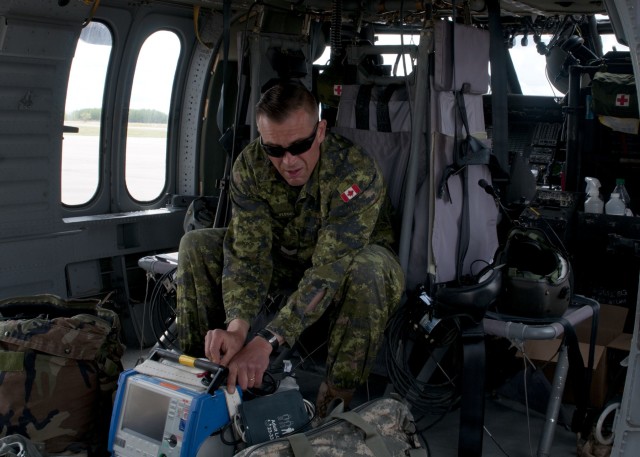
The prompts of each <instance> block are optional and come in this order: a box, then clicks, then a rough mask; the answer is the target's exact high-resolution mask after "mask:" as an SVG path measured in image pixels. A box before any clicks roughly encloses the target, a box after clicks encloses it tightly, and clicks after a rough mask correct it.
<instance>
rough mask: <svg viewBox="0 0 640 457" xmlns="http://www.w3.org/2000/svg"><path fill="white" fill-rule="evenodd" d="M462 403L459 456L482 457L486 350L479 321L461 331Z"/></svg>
mask: <svg viewBox="0 0 640 457" xmlns="http://www.w3.org/2000/svg"><path fill="white" fill-rule="evenodd" d="M462 343H463V353H464V361H463V365H462V400H461V404H460V432H459V433H460V434H459V437H458V456H460V457H475V456H478V457H479V456H481V455H482V436H483V428H484V382H485V346H484V327H483V325H482V320H481V321H480V323H479V324H477V325H472V326H470V327H468V328H465V329H463V330H462Z"/></svg>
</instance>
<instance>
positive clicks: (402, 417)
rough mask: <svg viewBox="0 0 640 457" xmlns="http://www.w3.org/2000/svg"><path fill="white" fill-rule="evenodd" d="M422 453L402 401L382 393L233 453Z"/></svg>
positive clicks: (300, 456) (323, 456)
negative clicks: (306, 428)
mask: <svg viewBox="0 0 640 457" xmlns="http://www.w3.org/2000/svg"><path fill="white" fill-rule="evenodd" d="M311 455H312V456H317V457H333V456H346V455H348V456H353V457H400V456H402V457H405V456H413V457H426V456H427V451H426V449H425V448H424V447H422V446H421V443H420V442H419V440H418V438H417V432H416V426H415V423H414V420H413V416H412V415H411V412H410V411H409V407H408V406H407V404H406V403H404V402H403V401H401V400H398V399H396V398H391V397H383V398H377V399H375V400H371V401H369V402H367V403H364V404H362V405H360V406H358V407H356V408H354V409H353V410H352V411H347V412H338V413H336V412H334V413H332V414H331V415H330V416H329V420H326V422H323V423H322V424H321V425H319V426H318V427H317V428H314V429H312V430H310V431H308V432H306V433H296V434H293V435H288V436H286V437H284V438H279V439H276V440H273V441H267V442H265V443H260V444H256V445H253V446H251V447H248V448H246V449H244V450H243V451H241V452H239V453H238V454H236V455H235V456H236V457H285V456H293V457H306V456H311Z"/></svg>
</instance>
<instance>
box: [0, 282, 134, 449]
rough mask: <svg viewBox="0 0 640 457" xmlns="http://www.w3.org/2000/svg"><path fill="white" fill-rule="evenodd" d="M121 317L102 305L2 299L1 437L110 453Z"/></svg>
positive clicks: (121, 349) (55, 299)
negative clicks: (17, 437) (25, 438)
mask: <svg viewBox="0 0 640 457" xmlns="http://www.w3.org/2000/svg"><path fill="white" fill-rule="evenodd" d="M123 352H124V346H123V345H122V344H121V343H120V322H119V318H118V315H117V314H116V313H115V312H114V311H112V310H109V309H107V308H105V307H103V301H102V302H101V301H98V300H95V301H94V300H63V299H61V298H59V297H57V296H54V295H35V296H31V297H18V298H10V299H5V300H0V437H2V436H7V435H12V434H19V435H22V436H25V437H27V438H29V439H31V440H32V441H33V442H34V443H42V444H44V447H45V449H46V451H47V452H48V453H58V452H64V451H71V452H74V451H83V450H89V451H92V453H94V455H95V454H100V453H103V452H106V443H107V438H108V432H109V422H110V418H111V410H112V405H113V394H114V393H115V391H116V389H117V382H118V376H119V374H120V373H121V372H122V371H123V367H122V363H121V360H120V359H121V357H122V355H123Z"/></svg>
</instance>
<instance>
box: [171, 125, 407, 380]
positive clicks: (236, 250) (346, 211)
mask: <svg viewBox="0 0 640 457" xmlns="http://www.w3.org/2000/svg"><path fill="white" fill-rule="evenodd" d="M231 201H232V205H233V209H232V214H233V217H232V219H231V222H230V224H229V227H228V229H226V231H225V229H203V230H195V231H192V232H189V233H187V234H186V235H185V236H184V237H183V239H182V241H181V243H180V251H179V258H180V262H179V266H178V335H179V342H180V344H181V347H182V348H183V349H184V350H185V351H187V352H191V353H192V354H195V355H199V354H201V353H202V351H203V345H204V335H205V334H206V332H207V330H208V329H211V328H214V327H215V326H216V325H218V326H220V325H221V324H222V323H223V322H229V321H231V320H233V319H236V318H240V319H244V320H246V321H248V322H251V321H252V320H253V319H254V318H255V317H256V315H257V313H258V311H259V309H260V305H261V303H263V302H264V301H265V298H266V297H267V294H268V293H269V292H270V291H274V290H278V289H283V288H287V287H288V288H289V289H295V290H294V292H293V293H292V294H291V296H290V297H289V299H288V300H287V302H286V304H285V306H284V307H283V308H282V309H281V310H280V312H279V313H278V314H277V316H276V317H275V318H274V319H273V320H272V321H271V323H270V324H269V325H268V328H269V329H270V330H272V331H273V332H275V333H277V334H280V335H282V336H283V337H284V338H285V339H286V340H287V342H288V343H289V344H293V343H294V342H295V340H296V339H297V338H298V336H300V334H301V333H302V331H303V330H304V329H305V328H307V327H309V326H310V325H311V324H313V323H314V322H316V321H317V320H318V319H319V318H320V317H321V316H322V315H323V314H324V313H325V312H327V313H328V314H327V316H328V317H330V322H331V323H332V328H331V334H330V337H329V346H328V360H327V369H328V375H329V377H328V379H329V381H330V382H331V383H332V384H334V385H336V386H340V387H354V386H356V385H358V384H359V383H360V382H361V381H363V380H365V379H366V377H367V376H368V374H369V371H370V368H371V366H372V364H373V361H374V359H375V356H376V353H377V350H378V348H379V347H380V343H381V340H382V335H383V331H384V327H385V324H386V322H387V319H388V317H389V315H390V314H391V313H392V312H393V310H394V309H395V307H396V306H397V305H398V303H399V302H400V297H401V294H402V291H403V289H404V275H403V272H402V269H401V268H400V265H399V263H398V261H397V258H396V256H395V254H394V253H393V251H392V248H391V245H392V244H393V241H394V240H393V230H392V227H391V219H390V214H391V205H390V203H389V199H388V198H387V195H386V188H385V186H384V183H383V177H382V173H381V171H380V169H379V168H378V167H377V165H376V164H375V162H374V161H373V160H372V159H371V158H370V157H369V156H367V155H366V154H365V153H364V152H362V150H361V149H359V148H357V147H355V146H353V145H352V144H351V143H350V142H349V141H348V140H346V139H344V138H342V137H340V136H338V135H333V134H328V135H327V136H326V138H325V140H324V142H323V143H322V145H321V153H320V159H319V161H318V163H317V165H316V167H315V169H314V170H313V173H312V175H311V177H310V178H309V180H308V182H307V183H306V184H305V185H303V186H301V187H298V188H296V187H292V186H290V185H288V184H287V183H286V182H285V181H284V180H283V179H282V178H281V176H280V175H279V173H278V172H277V170H276V169H275V168H274V167H273V165H272V164H271V162H270V161H269V159H268V157H267V156H266V154H265V153H264V152H263V151H262V149H261V148H260V146H259V143H258V142H257V141H254V142H253V143H251V144H250V145H249V146H247V148H245V150H244V151H243V152H242V153H241V154H240V156H239V157H238V159H237V160H236V162H235V164H234V167H233V176H232V185H231ZM222 259H224V261H222ZM320 290H325V291H326V293H325V296H324V298H323V299H322V300H321V301H320V303H319V304H318V305H317V306H316V307H315V308H313V309H311V308H309V303H310V302H311V300H312V298H313V297H314V296H315V295H316V294H317V293H318V291H320ZM222 303H224V309H223V307H222Z"/></svg>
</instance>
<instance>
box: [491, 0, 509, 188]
mask: <svg viewBox="0 0 640 457" xmlns="http://www.w3.org/2000/svg"><path fill="white" fill-rule="evenodd" d="M487 8H488V10H489V33H490V34H491V41H490V45H489V61H490V62H491V115H492V120H491V125H492V133H491V139H492V143H493V155H494V156H495V157H496V158H497V161H498V166H499V171H500V172H501V173H496V171H498V170H493V169H492V170H491V172H492V173H491V175H492V176H491V177H492V180H493V181H503V182H506V181H507V180H508V177H509V143H508V138H509V124H508V117H507V116H508V102H507V84H508V80H507V62H506V59H505V49H504V34H503V32H502V23H501V22H500V0H488V1H487Z"/></svg>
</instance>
